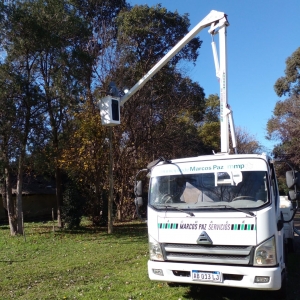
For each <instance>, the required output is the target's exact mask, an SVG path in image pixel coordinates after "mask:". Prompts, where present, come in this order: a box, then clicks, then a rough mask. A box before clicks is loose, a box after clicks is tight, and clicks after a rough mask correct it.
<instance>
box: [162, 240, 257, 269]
mask: <svg viewBox="0 0 300 300" xmlns="http://www.w3.org/2000/svg"><path fill="white" fill-rule="evenodd" d="M162 247H163V251H164V256H165V260H166V261H177V262H190V263H210V264H233V265H248V264H249V263H250V257H251V252H252V246H213V245H205V246H204V245H187V244H163V245H162Z"/></svg>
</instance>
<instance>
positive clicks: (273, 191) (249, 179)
mask: <svg viewBox="0 0 300 300" xmlns="http://www.w3.org/2000/svg"><path fill="white" fill-rule="evenodd" d="M228 25H229V23H228V21H227V17H226V15H225V14H224V13H222V12H218V11H211V12H210V13H209V14H208V15H207V16H206V17H205V18H204V19H203V20H202V21H201V22H200V23H199V24H198V25H197V26H196V27H195V28H194V29H192V30H191V31H190V32H189V33H188V34H187V35H186V36H185V37H184V38H183V39H182V40H181V41H180V42H179V43H178V44H177V45H175V46H174V48H173V49H172V50H171V51H170V52H169V53H167V54H166V56H165V57H163V58H162V59H161V60H160V61H159V62H158V63H157V64H156V65H155V66H154V67H153V68H152V69H151V70H150V71H149V72H148V73H147V74H146V75H145V76H144V77H143V78H142V79H141V80H140V81H139V82H138V83H137V84H136V85H135V86H134V87H133V88H132V89H131V90H130V91H129V92H128V93H127V94H126V95H125V96H123V97H122V98H121V99H119V98H118V97H116V95H115V96H114V97H112V96H107V97H105V98H104V99H102V101H101V102H100V108H101V116H102V123H103V124H104V125H117V124H119V122H120V117H119V115H118V109H119V108H118V109H116V103H120V104H121V105H123V104H124V103H125V102H126V101H127V100H128V99H129V98H130V97H131V96H132V95H133V94H134V93H135V92H136V91H138V90H139V89H140V88H141V87H142V86H143V85H144V84H145V83H146V82H147V81H148V80H149V79H150V78H151V77H152V76H153V75H154V74H156V73H157V72H158V71H159V70H160V69H161V68H162V67H163V66H164V65H165V64H166V63H167V62H168V61H169V60H170V59H171V58H172V57H173V56H174V55H176V53H178V51H180V50H181V49H182V48H183V47H184V45H186V43H188V42H189V41H190V40H191V39H192V38H193V37H194V36H195V35H197V34H198V33H199V32H200V31H201V30H202V29H203V28H205V27H209V26H210V29H209V33H210V34H211V35H212V36H214V35H216V34H219V47H220V50H219V55H220V63H219V59H218V54H217V51H216V46H215V43H214V42H212V48H213V54H214V61H215V67H216V74H217V77H219V80H220V123H221V153H217V154H213V155H207V156H198V157H189V158H184V159H174V160H173V159H172V160H166V159H163V158H160V159H159V160H157V161H155V162H153V163H151V164H149V165H148V167H147V169H144V170H142V171H146V172H149V176H150V182H149V191H148V208H147V210H148V211H147V219H148V221H147V222H148V233H149V252H150V259H149V261H148V274H149V278H150V279H151V280H157V281H165V282H177V283H191V284H207V285H219V286H228V287H240V288H248V289H259V290H279V291H278V293H276V295H279V296H280V298H283V296H282V294H284V288H285V282H286V252H287V249H288V247H287V246H288V241H289V243H292V242H293V227H292V223H291V222H292V219H293V217H294V215H295V213H296V209H297V207H296V208H294V207H293V205H292V204H291V201H290V200H288V199H286V198H282V201H280V196H279V191H278V184H277V179H276V174H275V168H274V162H273V161H272V160H271V159H270V158H269V157H268V156H266V155H265V154H261V155H257V154H236V153H235V154H229V153H230V151H229V136H230V132H231V137H232V145H233V148H236V142H235V133H234V124H233V119H232V112H231V110H230V107H229V105H228V104H227V66H226V61H227V60H226V28H227V26H228ZM111 101H114V104H112V102H111ZM112 105H114V108H111V106H112ZM113 110H114V111H115V112H117V113H115V115H117V118H114V117H112V114H111V113H112V111H113ZM229 125H230V131H229ZM235 152H237V151H236V149H235ZM138 174H140V172H139V173H138ZM297 175H298V173H297V172H295V171H294V170H290V171H287V173H286V178H287V184H288V187H289V189H291V192H290V199H291V200H296V198H297V187H298V188H299V187H300V183H299V178H298V176H297ZM299 177H300V176H299ZM136 182H137V184H136V187H135V191H136V205H137V206H139V205H140V204H141V203H142V198H141V196H142V186H141V182H140V181H138V180H137V181H136ZM284 215H285V216H287V217H288V220H287V219H285V218H284ZM289 239H290V240H289ZM274 296H275V295H274Z"/></svg>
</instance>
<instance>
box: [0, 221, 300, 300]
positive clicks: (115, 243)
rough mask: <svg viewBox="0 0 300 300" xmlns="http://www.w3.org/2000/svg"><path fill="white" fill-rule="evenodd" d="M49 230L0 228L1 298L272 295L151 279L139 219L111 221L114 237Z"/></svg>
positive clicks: (223, 299) (294, 284)
mask: <svg viewBox="0 0 300 300" xmlns="http://www.w3.org/2000/svg"><path fill="white" fill-rule="evenodd" d="M52 229H53V228H52V223H45V224H42V223H25V233H26V239H25V238H24V237H10V235H9V228H8V227H7V226H0V270H1V280H0V299H1V300H4V299H30V300H33V299H89V300H94V299H109V300H112V299H115V300H122V299H126V300H129V299H139V300H142V299H144V300H147V299H153V300H156V299H157V300H158V299H163V300H169V299H174V300H179V299H181V300H183V299H199V300H212V299H213V300H215V299H220V300H237V299H242V300H246V299H251V300H252V299H255V298H256V299H272V298H273V297H272V295H269V293H267V294H266V293H261V292H256V291H249V290H243V289H233V288H219V287H212V286H198V285H197V286H192V287H191V286H175V287H169V286H168V285H167V284H165V283H160V282H153V281H150V280H149V279H148V275H147V260H148V239H147V228H146V225H145V224H142V223H138V222H136V223H127V224H119V225H116V226H115V227H114V234H113V235H108V234H107V232H106V228H102V229H95V228H92V227H89V226H86V227H84V228H83V229H81V230H77V231H65V230H63V231H56V232H55V233H54V232H53V231H52ZM289 258H290V262H289V264H290V275H289V297H288V299H300V293H299V287H298V285H299V282H300V274H299V270H300V254H299V253H297V254H294V255H291V256H290V257H289ZM295 297H296V298H295ZM297 297H299V298H297Z"/></svg>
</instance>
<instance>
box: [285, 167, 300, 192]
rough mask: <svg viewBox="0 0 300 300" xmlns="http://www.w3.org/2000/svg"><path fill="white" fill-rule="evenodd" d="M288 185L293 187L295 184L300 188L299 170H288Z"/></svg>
mask: <svg viewBox="0 0 300 300" xmlns="http://www.w3.org/2000/svg"><path fill="white" fill-rule="evenodd" d="M285 178H286V185H287V186H288V188H289V189H293V188H294V187H295V186H296V187H297V188H298V189H299V188H300V176H299V173H298V172H297V171H287V172H286V174H285Z"/></svg>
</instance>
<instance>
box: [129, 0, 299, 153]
mask: <svg viewBox="0 0 300 300" xmlns="http://www.w3.org/2000/svg"><path fill="white" fill-rule="evenodd" d="M127 2H128V3H129V4H131V5H132V6H134V5H145V4H146V5H148V6H154V5H156V4H159V3H160V4H161V5H162V6H163V7H165V8H167V9H168V10H169V11H172V12H174V11H175V10H177V11H178V13H180V14H184V13H187V14H188V15H189V19H190V23H191V26H190V28H189V30H191V29H192V28H193V27H194V26H196V25H197V24H198V23H199V22H200V21H201V20H202V19H203V18H204V17H205V16H206V15H208V14H209V12H210V11H211V10H217V11H220V12H224V13H225V14H227V16H228V21H229V23H230V25H229V27H228V28H227V68H228V70H227V71H228V74H227V76H228V103H229V104H230V106H231V109H232V111H233V117H234V123H235V127H241V128H243V129H245V130H246V131H247V132H248V133H249V134H251V135H253V136H254V137H255V138H256V139H257V140H258V141H259V142H260V143H261V144H262V145H264V146H265V147H266V149H267V150H269V151H271V150H272V148H273V146H274V145H275V144H276V143H277V142H276V141H268V140H267V139H265V136H266V134H267V131H266V126H267V122H268V120H269V119H270V118H271V117H272V112H273V109H274V107H275V104H276V102H277V101H278V100H284V99H285V97H283V98H279V97H278V96H277V95H276V93H275V91H274V84H275V82H276V80H277V79H278V78H280V77H281V76H284V75H285V74H284V71H285V67H286V65H285V61H286V59H287V58H288V57H289V56H291V55H292V53H293V52H294V51H295V50H296V49H297V48H298V47H300V33H299V27H300V26H299V25H300V0H127ZM207 30H208V28H205V29H203V30H202V31H201V32H200V33H199V35H198V37H200V39H201V40H202V41H203V44H202V46H201V48H200V50H199V57H198V59H197V61H196V65H195V66H193V65H192V64H189V65H187V71H188V73H187V75H188V76H189V77H191V78H192V79H193V80H194V81H197V82H198V83H199V84H200V86H202V87H203V88H204V92H205V94H206V97H207V96H209V95H210V94H218V95H219V90H220V86H219V82H218V80H217V78H216V72H215V66H214V61H213V55H212V49H211V36H210V34H209V33H208V31H207ZM215 40H216V41H218V36H216V38H215Z"/></svg>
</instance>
